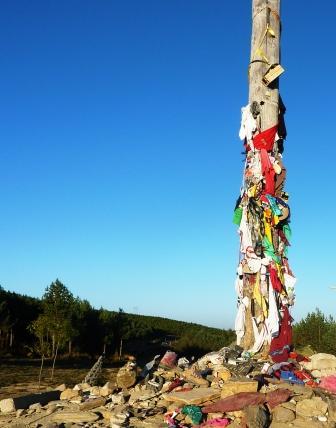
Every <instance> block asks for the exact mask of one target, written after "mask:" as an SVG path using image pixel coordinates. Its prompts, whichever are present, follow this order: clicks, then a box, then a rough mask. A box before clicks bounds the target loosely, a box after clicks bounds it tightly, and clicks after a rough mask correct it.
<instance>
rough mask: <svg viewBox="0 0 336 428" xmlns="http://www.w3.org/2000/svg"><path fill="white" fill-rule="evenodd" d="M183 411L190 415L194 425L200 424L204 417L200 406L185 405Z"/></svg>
mask: <svg viewBox="0 0 336 428" xmlns="http://www.w3.org/2000/svg"><path fill="white" fill-rule="evenodd" d="M181 413H182V414H183V415H186V416H189V417H190V419H191V421H192V423H193V424H194V425H198V424H200V423H201V421H202V419H203V413H202V410H201V408H200V407H198V406H193V405H189V406H184V407H183V408H182V410H181Z"/></svg>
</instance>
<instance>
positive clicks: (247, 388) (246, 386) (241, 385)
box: [221, 378, 258, 398]
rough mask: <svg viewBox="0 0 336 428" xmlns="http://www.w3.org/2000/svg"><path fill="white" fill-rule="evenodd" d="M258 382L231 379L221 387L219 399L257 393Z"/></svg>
mask: <svg viewBox="0 0 336 428" xmlns="http://www.w3.org/2000/svg"><path fill="white" fill-rule="evenodd" d="M257 390H258V382H257V381H255V380H249V379H246V378H243V379H239V378H238V379H232V380H229V381H228V382H225V383H224V385H223V387H222V392H221V397H222V398H225V397H228V396H230V395H234V394H238V392H257Z"/></svg>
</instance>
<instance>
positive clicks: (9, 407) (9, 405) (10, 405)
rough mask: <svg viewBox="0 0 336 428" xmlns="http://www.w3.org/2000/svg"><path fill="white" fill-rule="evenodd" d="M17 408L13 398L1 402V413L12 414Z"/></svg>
mask: <svg viewBox="0 0 336 428" xmlns="http://www.w3.org/2000/svg"><path fill="white" fill-rule="evenodd" d="M15 410H16V407H15V403H14V400H13V398H5V399H4V400H1V401H0V412H2V413H12V412H15Z"/></svg>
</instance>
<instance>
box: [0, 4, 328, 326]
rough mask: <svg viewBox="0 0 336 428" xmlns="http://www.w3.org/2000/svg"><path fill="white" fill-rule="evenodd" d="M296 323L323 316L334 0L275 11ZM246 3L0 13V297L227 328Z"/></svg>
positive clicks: (231, 309)
mask: <svg viewBox="0 0 336 428" xmlns="http://www.w3.org/2000/svg"><path fill="white" fill-rule="evenodd" d="M282 3H283V5H282V19H283V38H282V63H283V66H284V67H285V69H286V73H285V74H284V75H283V77H282V80H281V89H282V90H281V92H282V96H283V98H284V101H285V103H286V105H287V109H288V111H287V116H286V119H287V127H288V139H287V143H286V151H285V157H284V160H285V163H286V166H287V169H288V180H287V190H288V192H289V193H290V195H291V200H290V202H291V206H292V229H293V240H292V248H291V250H290V263H291V266H292V268H293V270H294V272H295V274H296V276H297V277H298V284H297V304H296V308H295V310H294V315H295V317H296V319H297V320H298V319H300V318H301V317H302V316H304V315H305V314H306V313H307V312H308V311H310V310H313V309H314V308H315V307H316V306H318V307H320V309H322V310H323V311H324V312H325V313H327V314H334V315H335V303H336V291H332V290H331V289H330V288H329V287H330V286H332V285H334V284H336V274H335V272H334V270H333V267H335V266H336V262H335V254H336V253H335V235H336V233H335V227H334V224H333V222H334V217H335V209H336V202H335V197H334V193H335V189H334V183H335V176H334V175H335V170H336V168H335V165H334V158H335V156H334V151H335V134H334V133H335V130H334V129H333V126H331V125H333V124H335V99H336V96H335V95H336V90H335V82H334V78H333V77H334V74H335V69H336V61H335V53H334V52H335V42H336V35H335V34H336V33H335V22H334V17H335V13H336V5H335V2H334V0H325V1H324V2H323V6H322V7H317V5H316V4H314V2H312V1H307V0H297V1H295V2H294V1H292V0H283V1H282ZM250 4H251V1H250V0H236V1H233V2H229V1H226V0H207V1H205V0H141V1H140V0H123V1H117V0H100V1H94V0H90V1H88V0H54V1H51V0H29V1H24V0H11V1H3V2H2V3H1V8H0V43H1V69H0V86H1V87H0V138H1V155H0V159H1V163H0V165H1V168H0V183H1V184H0V185H1V187H0V188H1V222H0V243H1V244H0V283H1V285H2V286H3V287H4V288H5V289H8V290H12V291H16V292H19V293H25V294H29V295H33V296H41V295H42V294H43V291H44V289H45V287H46V286H47V285H49V284H50V283H51V282H52V281H53V280H55V279H56V278H57V277H58V278H59V279H60V280H61V281H63V282H64V283H65V285H66V286H68V287H69V289H70V290H71V291H72V292H73V293H74V294H75V295H78V296H80V297H81V298H86V299H88V300H89V301H90V302H91V303H92V304H93V305H94V306H96V307H100V306H101V305H102V306H104V307H106V308H109V309H118V308H119V307H122V308H123V309H124V310H125V311H129V312H136V313H142V314H155V315H161V316H166V317H171V318H175V319H183V320H189V321H195V322H200V323H203V324H206V325H211V326H218V327H232V326H233V321H234V316H235V312H236V308H235V302H236V297H235V293H234V285H233V283H234V278H235V269H236V264H237V259H238V236H237V234H236V228H235V226H234V225H233V224H232V212H233V206H234V203H235V200H236V197H237V195H238V193H239V187H240V184H241V176H242V167H243V163H242V159H243V158H242V155H241V154H240V153H241V151H242V146H241V142H240V141H239V139H238V135H237V134H238V129H239V124H240V108H241V107H242V106H243V105H245V104H246V103H247V90H248V88H247V63H248V57H249V47H250V31H251V19H250V9H251V5H250Z"/></svg>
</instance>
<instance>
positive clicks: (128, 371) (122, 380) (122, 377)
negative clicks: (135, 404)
mask: <svg viewBox="0 0 336 428" xmlns="http://www.w3.org/2000/svg"><path fill="white" fill-rule="evenodd" d="M136 381H137V371H136V364H135V363H133V362H128V363H127V364H126V365H125V366H124V367H122V368H121V369H120V370H119V371H118V374H117V385H118V387H119V388H123V389H128V388H131V387H132V386H134V385H135V384H136Z"/></svg>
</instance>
